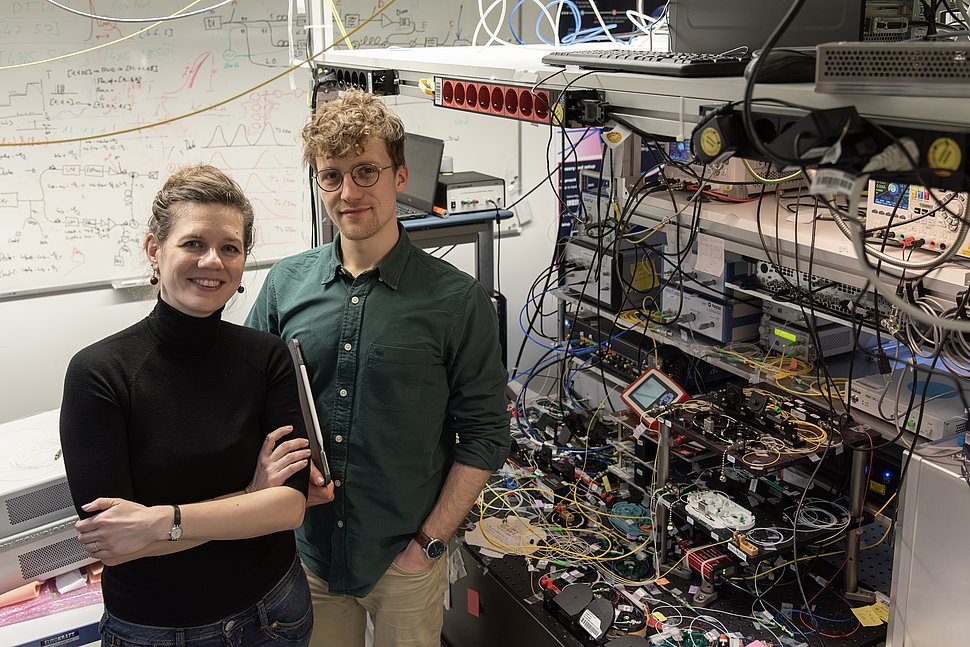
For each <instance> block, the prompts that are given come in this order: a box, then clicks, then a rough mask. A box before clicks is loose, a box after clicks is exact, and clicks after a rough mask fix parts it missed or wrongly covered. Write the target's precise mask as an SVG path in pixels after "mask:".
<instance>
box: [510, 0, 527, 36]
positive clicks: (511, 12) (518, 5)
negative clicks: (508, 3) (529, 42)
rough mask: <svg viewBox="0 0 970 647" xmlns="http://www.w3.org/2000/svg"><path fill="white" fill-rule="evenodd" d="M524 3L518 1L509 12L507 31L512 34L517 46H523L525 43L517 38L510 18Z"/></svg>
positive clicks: (521, 0)
mask: <svg viewBox="0 0 970 647" xmlns="http://www.w3.org/2000/svg"><path fill="white" fill-rule="evenodd" d="M524 3H525V0H519V2H518V4H516V5H515V6H514V7H512V11H510V12H509V31H511V32H512V38H514V39H515V41H516V42H517V43H518V44H519V45H525V42H524V41H523V40H522V39H521V38H519V35H518V34H517V33H515V27H514V26H513V25H512V16H514V15H515V12H516V11H518V10H519V7H521V6H522V5H523V4H524Z"/></svg>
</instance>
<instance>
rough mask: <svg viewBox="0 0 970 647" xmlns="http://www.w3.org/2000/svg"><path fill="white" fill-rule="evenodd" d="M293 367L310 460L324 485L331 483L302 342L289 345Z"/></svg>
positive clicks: (291, 342)
mask: <svg viewBox="0 0 970 647" xmlns="http://www.w3.org/2000/svg"><path fill="white" fill-rule="evenodd" d="M287 346H288V347H289V349H290V356H291V357H292V358H293V365H294V366H295V367H296V384H297V387H298V388H299V391H300V408H301V409H302V410H303V423H304V424H305V425H306V435H307V438H308V439H309V441H310V460H312V461H313V464H314V465H316V466H317V469H318V470H320V473H321V474H323V484H324V485H326V484H327V483H329V482H330V465H329V464H328V463H327V453H326V452H325V451H324V449H323V431H322V430H321V429H320V420H319V419H318V418H317V407H316V404H315V403H314V401H313V391H311V390H310V376H309V375H308V374H307V371H306V362H304V361H303V351H302V350H300V342H299V341H297V340H296V339H291V340H290V342H289V343H288V344H287Z"/></svg>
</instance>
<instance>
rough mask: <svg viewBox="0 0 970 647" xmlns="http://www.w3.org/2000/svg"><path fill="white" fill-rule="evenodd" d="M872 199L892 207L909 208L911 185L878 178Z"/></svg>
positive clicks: (904, 209) (902, 209)
mask: <svg viewBox="0 0 970 647" xmlns="http://www.w3.org/2000/svg"><path fill="white" fill-rule="evenodd" d="M872 201H873V202H875V203H876V204H879V205H882V206H884V207H889V208H890V209H897V208H898V209H899V210H901V211H906V210H907V209H909V185H908V184H899V183H898V182H886V181H884V180H876V186H875V190H874V191H873V194H872Z"/></svg>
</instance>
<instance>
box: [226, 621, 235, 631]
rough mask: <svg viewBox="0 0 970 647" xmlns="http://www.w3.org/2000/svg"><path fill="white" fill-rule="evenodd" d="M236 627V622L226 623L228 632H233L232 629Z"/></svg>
mask: <svg viewBox="0 0 970 647" xmlns="http://www.w3.org/2000/svg"><path fill="white" fill-rule="evenodd" d="M235 626H236V621H235V620H230V621H229V622H227V623H226V631H232V628H233V627H235Z"/></svg>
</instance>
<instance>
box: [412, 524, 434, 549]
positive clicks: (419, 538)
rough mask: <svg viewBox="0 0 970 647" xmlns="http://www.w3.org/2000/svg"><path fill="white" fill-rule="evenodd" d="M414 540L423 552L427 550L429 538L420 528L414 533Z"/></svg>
mask: <svg viewBox="0 0 970 647" xmlns="http://www.w3.org/2000/svg"><path fill="white" fill-rule="evenodd" d="M414 540H415V541H416V542H418V546H420V547H421V548H423V549H424V550H427V549H428V544H430V543H431V537H429V536H428V535H426V534H425V532H424V531H423V530H421V529H420V528H418V531H417V532H416V533H414Z"/></svg>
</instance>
